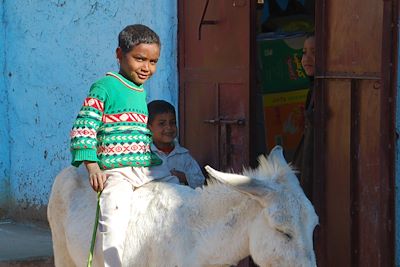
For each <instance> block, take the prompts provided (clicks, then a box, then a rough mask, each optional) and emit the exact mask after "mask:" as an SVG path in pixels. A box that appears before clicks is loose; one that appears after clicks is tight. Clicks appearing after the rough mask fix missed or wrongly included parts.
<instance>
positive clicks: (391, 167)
mask: <svg viewBox="0 0 400 267" xmlns="http://www.w3.org/2000/svg"><path fill="white" fill-rule="evenodd" d="M327 1H328V0H319V1H318V0H317V1H316V18H315V25H316V43H317V48H316V58H317V62H316V69H317V75H316V76H320V77H324V76H325V72H326V62H325V59H326V58H325V51H327V44H326V40H327V39H326V38H327V36H326V31H325V29H326V27H327V12H326V10H325V8H327ZM383 5H384V8H383V10H384V14H383V29H382V36H383V38H382V52H381V55H382V56H381V66H382V67H381V77H380V86H381V88H382V89H381V90H380V99H381V103H380V107H381V109H382V111H381V114H380V125H376V127H380V129H382V130H381V135H380V141H379V143H380V144H381V145H380V151H379V155H376V156H377V157H379V159H380V167H379V174H380V177H381V184H380V185H381V189H380V190H381V196H382V197H381V198H380V199H378V200H377V201H379V204H378V205H379V207H380V214H379V215H378V218H379V219H378V224H380V225H381V227H380V229H379V236H368V237H360V236H359V235H358V233H357V232H356V231H355V230H356V228H355V227H357V224H358V223H362V222H360V221H359V220H358V217H357V212H354V210H353V208H355V207H354V202H353V201H354V200H353V199H352V197H354V196H352V197H351V201H352V203H350V207H351V209H352V210H353V211H352V215H351V220H352V223H351V237H350V239H351V244H350V247H351V252H350V257H351V258H350V262H351V266H359V260H360V257H362V256H363V255H360V254H359V251H360V248H362V247H363V246H364V245H365V244H366V243H367V242H368V240H369V239H375V238H377V239H379V244H380V246H379V247H378V248H376V249H377V251H375V252H372V251H371V253H373V254H375V255H379V256H376V257H379V262H380V266H381V267H384V266H395V262H394V261H395V226H396V221H395V213H394V205H395V191H394V188H395V153H396V151H395V147H396V146H395V144H396V134H395V116H396V90H397V89H396V88H397V67H398V62H397V61H398V53H397V52H398V14H399V10H398V9H399V5H398V0H392V1H390V0H389V1H383ZM324 84H325V83H324V82H323V80H321V79H318V78H317V79H316V82H315V85H316V88H317V90H316V118H315V119H316V131H315V150H314V155H315V158H314V162H318V164H314V166H315V167H314V177H320V179H315V181H314V192H315V193H314V199H315V200H316V201H315V202H314V205H315V208H316V210H317V213H318V215H319V217H320V225H321V227H319V229H317V231H316V236H315V240H316V244H315V248H316V254H317V259H318V264H319V266H329V263H328V262H327V250H328V249H329V248H328V247H327V246H328V245H327V243H328V241H329V240H327V237H326V232H325V231H324V225H326V222H327V221H326V220H327V218H326V212H325V203H326V199H325V192H326V181H325V180H324V178H323V177H324V173H325V171H326V164H327V162H328V161H329V159H328V158H326V157H325V156H324V155H326V150H325V144H326V140H325V132H324V130H323V129H325V128H326V127H325V124H326V120H327V118H328V111H327V110H326V109H325V105H324V103H326V98H327V95H326V90H325V88H324ZM388 116H389V119H388ZM318 129H319V130H318ZM356 141H357V140H353V139H352V140H351V143H354V142H356ZM351 147H354V144H351ZM350 149H352V148H350ZM354 153H355V151H354V150H353V151H351V154H352V155H354ZM317 155H318V156H317ZM350 164H351V167H350V169H351V173H352V174H354V175H356V173H355V172H357V170H355V169H356V166H358V163H357V159H356V158H355V157H353V158H352V160H351V162H350ZM385 178H386V179H385ZM350 186H351V187H352V184H351V183H350ZM350 190H351V194H352V195H353V194H357V191H356V190H357V189H356V188H351V189H350ZM353 190H355V191H353ZM360 238H363V242H360V241H359V240H360ZM364 256H365V255H364Z"/></svg>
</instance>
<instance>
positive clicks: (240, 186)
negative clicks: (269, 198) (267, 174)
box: [204, 166, 276, 201]
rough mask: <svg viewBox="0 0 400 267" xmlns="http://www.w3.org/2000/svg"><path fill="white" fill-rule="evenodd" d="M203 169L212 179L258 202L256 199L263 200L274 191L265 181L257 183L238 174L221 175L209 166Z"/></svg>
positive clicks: (221, 173)
mask: <svg viewBox="0 0 400 267" xmlns="http://www.w3.org/2000/svg"><path fill="white" fill-rule="evenodd" d="M204 168H205V169H206V170H207V172H208V173H209V174H210V175H211V176H212V177H213V178H215V179H217V180H218V181H220V182H222V183H224V184H228V185H231V186H232V187H233V188H234V189H235V190H237V191H240V192H242V193H245V194H247V195H250V196H251V197H253V198H256V199H257V200H259V201H261V199H258V198H263V197H265V196H266V195H268V194H270V193H272V192H275V191H276V189H275V188H273V187H271V186H270V185H268V184H267V182H266V181H259V180H257V179H252V178H250V177H248V176H245V175H240V174H233V173H223V172H220V171H217V170H214V169H213V168H211V167H210V166H205V167H204Z"/></svg>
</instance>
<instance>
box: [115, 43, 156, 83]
mask: <svg viewBox="0 0 400 267" xmlns="http://www.w3.org/2000/svg"><path fill="white" fill-rule="evenodd" d="M116 54H117V58H118V61H119V64H120V70H119V72H120V73H121V74H122V75H123V76H124V77H125V78H127V79H128V80H130V81H132V82H134V83H135V84H137V85H141V84H143V83H144V82H145V81H147V80H148V79H149V78H150V77H151V75H153V74H154V73H155V72H156V65H157V62H158V58H159V57H160V47H159V45H158V44H155V43H154V44H143V43H142V44H138V45H137V46H135V47H134V48H132V50H130V51H129V52H127V53H124V52H122V49H121V48H120V47H118V48H117V51H116Z"/></svg>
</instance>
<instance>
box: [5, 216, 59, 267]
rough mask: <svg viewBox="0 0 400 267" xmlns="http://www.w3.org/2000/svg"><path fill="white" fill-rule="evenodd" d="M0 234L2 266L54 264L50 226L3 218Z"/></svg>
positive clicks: (30, 266) (29, 266)
mask: <svg viewBox="0 0 400 267" xmlns="http://www.w3.org/2000/svg"><path fill="white" fill-rule="evenodd" d="M0 236H1V238H0V267H6V266H12V267H39V266H40V267H50V266H54V263H53V250H52V243H51V233H50V230H49V228H48V227H45V226H37V225H33V224H23V223H15V222H13V221H9V220H3V221H0Z"/></svg>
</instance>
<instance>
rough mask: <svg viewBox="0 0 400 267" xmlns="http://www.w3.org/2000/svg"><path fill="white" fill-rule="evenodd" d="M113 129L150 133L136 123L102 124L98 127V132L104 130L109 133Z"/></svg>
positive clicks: (113, 130)
mask: <svg viewBox="0 0 400 267" xmlns="http://www.w3.org/2000/svg"><path fill="white" fill-rule="evenodd" d="M115 131H139V132H141V133H143V134H148V133H150V130H149V129H147V128H146V127H142V126H137V125H126V126H125V125H116V126H114V125H110V124H103V125H102V126H101V127H100V128H99V129H98V132H105V133H111V132H115Z"/></svg>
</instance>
